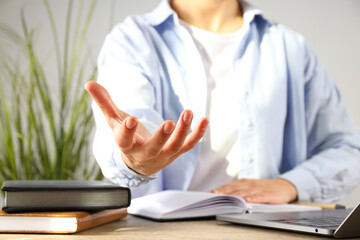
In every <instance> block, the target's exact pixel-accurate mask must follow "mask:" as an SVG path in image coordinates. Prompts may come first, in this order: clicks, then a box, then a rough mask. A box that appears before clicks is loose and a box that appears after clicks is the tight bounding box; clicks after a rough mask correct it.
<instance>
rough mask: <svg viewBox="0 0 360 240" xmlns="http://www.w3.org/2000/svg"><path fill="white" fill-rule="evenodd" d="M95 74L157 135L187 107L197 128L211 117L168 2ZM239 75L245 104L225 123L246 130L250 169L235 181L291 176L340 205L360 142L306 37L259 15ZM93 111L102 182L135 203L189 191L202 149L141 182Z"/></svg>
mask: <svg viewBox="0 0 360 240" xmlns="http://www.w3.org/2000/svg"><path fill="white" fill-rule="evenodd" d="M254 11H255V10H254ZM98 68H99V76H98V82H99V83H100V84H102V85H103V86H104V87H105V88H106V89H107V90H108V91H109V93H110V95H111V96H112V98H113V100H114V102H115V103H116V105H117V106H118V107H119V108H120V109H122V110H123V111H125V112H127V113H129V114H131V115H134V116H136V117H137V118H138V119H139V120H140V121H141V122H142V123H143V124H144V125H145V126H146V127H147V128H148V129H149V130H150V132H154V131H155V130H156V129H157V127H158V126H159V125H160V124H161V123H162V122H163V121H164V120H167V119H169V120H173V121H175V122H176V121H177V119H178V117H179V115H180V113H181V112H182V111H183V110H184V109H191V110H192V111H193V112H194V120H193V126H192V128H193V127H194V125H195V124H196V123H197V120H198V119H199V118H201V117H204V116H206V114H207V112H206V106H207V102H206V101H207V94H208V93H207V86H206V84H207V82H206V76H205V72H204V68H203V63H202V61H201V57H200V56H199V53H198V50H197V49H196V46H195V44H194V41H193V39H192V37H191V36H190V34H189V32H188V31H186V30H185V29H184V28H183V27H182V26H181V25H180V24H179V19H178V16H177V14H176V13H175V12H174V11H173V10H172V9H171V8H170V6H169V3H168V2H167V1H166V0H164V1H163V2H162V3H161V4H160V5H159V6H158V7H157V8H156V9H155V10H154V11H152V12H150V13H148V14H145V15H141V16H139V15H136V16H129V17H128V18H126V19H125V20H124V22H122V23H120V24H119V25H117V26H115V28H114V29H113V30H112V32H111V33H110V34H109V35H108V36H107V37H106V40H105V43H104V45H103V48H102V50H101V53H100V56H99V58H98ZM232 68H233V71H234V74H235V76H236V78H235V79H234V82H233V85H232V87H231V90H232V91H235V92H237V91H238V94H239V96H240V97H239V99H241V104H240V105H239V109H233V112H234V114H233V116H225V117H230V118H233V119H234V121H236V122H237V123H239V126H240V128H239V129H240V130H239V131H238V133H237V134H238V138H239V139H240V140H241V143H242V146H241V148H239V150H238V152H237V153H236V154H237V155H238V159H239V161H241V163H242V166H243V167H242V169H241V170H240V171H239V174H238V178H242V177H244V176H245V177H249V176H250V177H254V178H276V177H281V178H284V179H287V180H288V181H290V182H291V183H293V184H294V185H295V186H296V188H297V191H298V200H299V201H335V200H338V199H340V198H342V197H343V196H344V195H345V194H347V193H349V191H351V190H352V189H353V188H354V187H355V186H357V185H358V184H359V183H360V152H359V149H360V135H359V133H358V131H357V130H356V128H355V127H354V125H353V124H352V122H351V121H350V119H349V116H348V114H347V112H346V108H345V106H344V102H343V100H342V99H341V96H340V93H339V91H338V90H337V88H336V86H335V85H334V83H333V82H331V80H330V78H329V76H328V74H327V72H326V69H325V67H324V66H323V65H322V64H321V63H320V62H319V61H318V59H317V58H316V56H315V55H314V53H313V52H312V51H311V50H310V49H309V47H308V46H307V45H306V43H305V41H304V39H303V38H302V37H301V36H300V35H298V34H297V33H294V32H292V31H291V30H289V29H287V28H285V27H284V26H282V25H280V24H276V23H273V22H271V21H268V20H267V19H266V18H265V17H264V16H263V15H262V14H261V13H260V12H259V11H258V10H257V12H256V16H255V17H254V19H253V20H252V21H251V22H250V23H249V26H248V29H247V30H246V34H245V37H244V38H243V40H242V41H241V42H239V47H238V50H237V53H236V55H235V58H234V59H233V65H232ZM244 89H246V91H244ZM227 97H229V96H224V98H227ZM232 100H233V99H231V98H230V97H229V101H232ZM224 107H226V106H224ZM93 109H94V116H95V120H96V125H97V130H96V134H95V139H94V154H95V157H96V159H97V161H98V163H99V165H100V167H101V169H102V171H103V174H104V175H105V177H107V178H108V179H110V180H111V181H113V182H116V183H118V184H121V185H124V186H130V187H132V194H133V197H137V196H141V195H145V194H149V193H153V192H157V191H161V190H165V189H181V190H186V189H188V187H189V185H190V183H191V180H192V178H193V175H194V172H195V169H196V166H197V161H198V154H199V151H198V150H199V146H201V144H202V143H201V142H200V143H199V144H198V145H197V147H195V148H194V149H192V150H191V151H189V152H187V153H185V154H183V155H182V156H180V157H179V158H178V159H176V160H175V161H174V162H173V163H172V164H171V165H169V166H168V167H167V168H165V169H164V170H162V171H160V172H159V173H157V174H156V176H150V177H147V176H142V175H139V174H136V173H135V172H133V171H132V170H130V169H129V168H127V166H126V165H125V164H124V163H123V161H122V159H121V153H120V150H119V149H118V148H117V146H116V143H115V141H114V137H113V134H112V132H111V130H110V128H109V127H108V125H107V123H106V121H105V119H104V117H103V115H102V113H101V111H100V110H99V108H98V107H97V106H95V105H94V108H93ZM210 121H211V119H210ZM249 121H250V122H251V123H252V124H251V126H249V124H247V123H248V122H249ZM249 156H251V159H252V161H248V159H249ZM219 174H220V173H219ZM221 174H222V173H221ZM141 183H143V184H141Z"/></svg>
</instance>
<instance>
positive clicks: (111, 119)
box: [85, 82, 209, 176]
mask: <svg viewBox="0 0 360 240" xmlns="http://www.w3.org/2000/svg"><path fill="white" fill-rule="evenodd" d="M85 89H86V90H87V91H88V92H89V93H90V95H91V97H92V98H93V99H94V100H95V102H96V103H97V105H98V106H99V107H100V109H101V111H102V112H103V114H104V116H105V119H106V121H107V123H108V124H109V126H110V128H111V129H112V131H113V133H114V137H115V140H116V143H117V145H118V146H119V148H120V150H121V151H122V157H123V161H124V162H125V164H126V165H127V166H128V167H129V168H131V169H133V170H134V171H135V172H137V173H140V174H143V175H147V176H149V175H152V174H155V173H157V172H158V171H160V170H161V169H163V168H165V167H166V166H168V165H169V164H170V163H172V162H173V161H174V160H175V159H176V158H177V157H179V156H180V155H181V154H183V153H185V152H187V151H189V150H190V149H192V148H193V147H195V145H196V144H197V143H198V142H199V141H200V139H201V138H202V137H203V136H204V134H205V131H206V128H207V125H208V122H209V121H208V119H207V118H202V119H200V121H199V123H198V125H197V127H196V128H195V129H194V130H193V131H192V132H191V133H190V134H188V132H189V130H190V126H191V122H192V119H193V113H192V112H191V111H190V110H184V111H183V112H182V114H181V115H180V118H179V120H178V123H177V124H175V123H174V122H172V121H169V120H168V121H165V122H163V123H162V124H161V125H160V127H159V128H158V129H157V130H156V131H155V133H154V134H153V135H152V134H151V133H150V132H149V131H148V130H147V129H146V127H145V126H144V125H143V124H141V123H140V122H139V121H138V120H137V118H136V117H134V116H130V115H128V114H127V113H125V112H123V111H121V110H120V109H118V108H117V107H116V105H115V103H114V102H113V101H112V99H111V97H110V95H109V93H108V92H107V91H106V89H105V88H104V87H102V86H101V85H100V84H98V83H96V82H87V83H86V85H85Z"/></svg>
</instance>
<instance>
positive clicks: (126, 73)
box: [93, 20, 163, 187]
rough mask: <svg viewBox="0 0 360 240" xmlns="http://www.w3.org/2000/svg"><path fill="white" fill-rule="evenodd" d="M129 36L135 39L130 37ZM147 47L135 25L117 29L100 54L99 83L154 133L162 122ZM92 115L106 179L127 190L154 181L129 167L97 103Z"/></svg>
mask: <svg viewBox="0 0 360 240" xmlns="http://www.w3.org/2000/svg"><path fill="white" fill-rule="evenodd" d="M128 22H130V21H129V20H128ZM125 31H127V33H126V34H124V32H125ZM129 35H134V36H133V37H131V38H130V37H129ZM137 35H138V36H137ZM141 46H142V47H143V49H141ZM139 47H140V49H139ZM148 48H149V44H148V43H147V42H146V40H145V39H144V37H143V34H141V33H140V32H139V29H137V28H136V26H134V24H133V26H127V25H126V24H121V25H118V26H116V27H115V28H114V29H113V30H112V32H111V33H110V34H109V35H108V36H107V37H106V39H105V42H104V44H103V46H102V49H101V52H100V54H99V57H98V80H97V81H98V82H99V83H100V84H101V85H102V86H104V87H105V88H106V89H107V91H108V92H109V94H110V96H111V97H112V99H113V101H114V103H115V104H116V106H117V107H118V108H119V109H121V110H122V111H124V112H126V113H128V114H130V115H133V116H136V117H137V118H138V119H139V121H140V122H141V123H142V124H144V125H145V126H146V127H147V129H148V130H149V131H150V132H151V133H153V132H154V131H155V130H156V129H157V127H158V126H159V125H160V124H161V123H162V122H163V119H162V117H161V113H160V112H159V111H157V110H156V99H155V98H156V95H155V89H154V86H153V84H152V78H153V77H155V76H151V75H150V74H149V73H148V72H147V71H146V69H144V67H143V66H144V64H141V61H143V59H146V57H143V56H141V55H145V56H146V55H148V51H149V49H148ZM153 62H155V61H153ZM148 65H149V64H148ZM93 113H94V117H95V122H96V132H95V137H94V143H93V151H94V155H95V158H96V160H97V162H98V164H99V166H100V168H101V170H102V172H103V174H104V176H105V177H106V178H108V179H109V180H111V181H113V182H115V183H117V184H120V185H122V186H128V187H134V186H138V185H140V184H143V183H147V182H149V181H150V180H153V179H155V178H156V175H152V176H144V175H141V174H138V173H136V172H134V171H133V170H131V169H130V168H128V167H127V166H126V164H125V163H124V162H123V160H122V157H121V151H120V150H119V148H118V147H117V145H116V142H115V139H114V135H113V133H112V131H111V129H110V127H109V126H108V124H107V123H106V120H105V118H104V116H103V114H102V112H101V110H100V108H99V107H98V106H97V105H96V104H95V103H93ZM159 174H160V173H159Z"/></svg>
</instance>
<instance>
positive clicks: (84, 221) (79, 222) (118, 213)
mask: <svg viewBox="0 0 360 240" xmlns="http://www.w3.org/2000/svg"><path fill="white" fill-rule="evenodd" d="M126 216H127V209H126V208H120V209H109V210H102V211H95V212H81V211H78V212H70V211H69V212H28V213H7V212H4V211H0V233H57V234H65V233H75V232H79V231H83V230H86V229H89V228H93V227H96V226H99V225H103V224H105V223H109V222H113V221H115V220H118V219H121V218H124V217H126ZM27 217H30V218H27ZM42 217H50V218H54V219H55V218H60V217H74V218H76V226H77V228H76V230H74V231H73V230H70V229H69V230H64V231H54V230H52V229H46V228H45V227H44V229H41V230H39V229H38V230H31V229H30V230H29V229H28V230H24V228H23V225H24V224H21V225H19V224H17V225H16V230H7V229H4V224H6V223H8V221H9V219H10V218H19V219H20V218H23V219H25V220H24V221H25V223H26V221H28V222H30V221H31V224H35V225H36V224H37V220H39V218H42ZM23 223H24V222H23ZM41 227H42V226H41V225H40V224H39V225H38V228H41Z"/></svg>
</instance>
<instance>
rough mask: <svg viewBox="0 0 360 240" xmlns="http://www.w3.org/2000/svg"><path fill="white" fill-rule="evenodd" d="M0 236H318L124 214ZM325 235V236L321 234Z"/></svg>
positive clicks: (113, 238) (0, 236)
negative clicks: (61, 230) (67, 228)
mask: <svg viewBox="0 0 360 240" xmlns="http://www.w3.org/2000/svg"><path fill="white" fill-rule="evenodd" d="M0 239H2V240H3V239H21V240H27V239H50V240H51V239H97V240H102V239H111V240H116V239H126V240H128V239H129V240H130V239H131V240H137V239H195V240H196V239H201V240H204V239H221V240H226V239H276V240H281V239H319V237H316V236H313V235H307V234H301V233H294V232H286V231H279V230H272V229H262V228H256V227H247V226H241V225H235V224H230V223H226V222H222V221H216V220H197V221H174V222H155V221H151V220H147V219H143V218H139V217H135V216H131V215H128V216H127V217H125V218H123V219H121V220H118V221H115V222H112V223H108V224H105V225H102V226H98V227H95V228H92V229H88V230H85V231H82V232H79V233H76V234H67V235H56V234H0ZM321 239H326V238H321Z"/></svg>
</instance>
